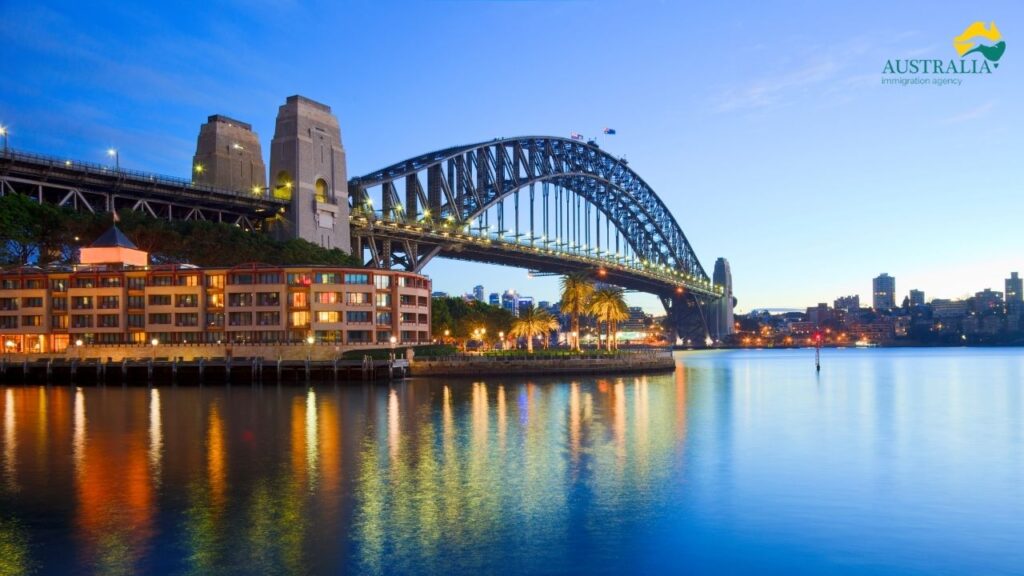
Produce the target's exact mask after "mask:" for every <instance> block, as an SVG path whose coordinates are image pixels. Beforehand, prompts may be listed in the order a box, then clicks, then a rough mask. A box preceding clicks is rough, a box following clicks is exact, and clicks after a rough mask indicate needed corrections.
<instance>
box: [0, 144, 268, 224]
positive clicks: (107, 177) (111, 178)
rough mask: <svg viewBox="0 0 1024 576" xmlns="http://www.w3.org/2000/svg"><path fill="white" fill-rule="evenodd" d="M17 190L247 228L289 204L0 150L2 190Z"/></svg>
mask: <svg viewBox="0 0 1024 576" xmlns="http://www.w3.org/2000/svg"><path fill="white" fill-rule="evenodd" d="M15 192H16V193H21V194H25V195H28V196H30V197H34V198H36V199H37V200H38V201H40V202H50V203H53V204H57V205H58V206H66V207H71V208H74V209H76V210H83V211H88V212H112V211H114V210H139V211H144V212H147V213H149V214H150V215H151V216H153V217H156V218H166V219H171V220H210V221H214V222H227V223H230V224H238V225H239V226H243V227H246V228H253V227H255V226H254V225H255V223H256V222H258V220H259V219H261V218H266V217H268V216H269V215H272V214H274V213H275V212H279V211H282V210H284V209H285V208H286V207H287V205H288V201H287V200H282V199H278V198H274V197H272V196H271V195H270V193H269V191H267V190H262V191H260V192H259V193H251V192H236V191H233V190H223V189H219V188H212V187H209V186H203V185H199V184H193V183H192V182H190V181H188V180H185V179H180V178H172V177H168V176H160V175H156V174H148V173H145V172H137V171H133V170H125V169H123V168H114V167H111V166H104V165H101V164H92V163H87V162H80V161H77V160H76V161H72V160H63V159H60V158H55V157H51V156H42V155H38V154H31V153H26V152H20V151H15V150H7V151H5V152H2V153H0V195H4V194H10V193H15Z"/></svg>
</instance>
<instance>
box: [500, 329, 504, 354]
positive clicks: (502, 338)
mask: <svg viewBox="0 0 1024 576" xmlns="http://www.w3.org/2000/svg"><path fill="white" fill-rule="evenodd" d="M498 341H499V342H501V349H502V350H504V349H505V331H504V330H500V331H499V332H498Z"/></svg>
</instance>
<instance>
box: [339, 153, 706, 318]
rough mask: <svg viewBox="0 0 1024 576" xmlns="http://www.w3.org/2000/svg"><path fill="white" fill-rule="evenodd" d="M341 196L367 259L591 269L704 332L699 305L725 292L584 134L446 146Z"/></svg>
mask: <svg viewBox="0 0 1024 576" xmlns="http://www.w3.org/2000/svg"><path fill="white" fill-rule="evenodd" d="M349 197H350V202H351V203H352V210H351V214H352V216H351V222H352V238H353V253H354V254H362V255H363V256H364V258H367V264H368V265H372V266H375V267H379V268H395V267H398V268H404V269H407V270H412V271H417V272H419V271H421V270H422V269H423V267H424V266H425V265H426V264H427V263H428V262H429V261H430V260H431V259H432V258H433V257H435V256H443V257H448V258H457V259H464V260H472V261H480V262H488V263H495V264H505V265H511V266H517V267H524V268H528V269H531V270H538V271H542V272H550V273H558V274H564V273H568V272H572V271H579V270H590V271H593V272H594V273H595V274H597V278H598V279H600V280H602V281H607V282H609V283H612V284H616V285H620V286H623V287H626V288H630V289H636V290H641V291H644V292H650V293H652V294H655V295H657V296H659V297H660V298H661V300H662V302H663V303H664V305H665V307H666V310H668V311H669V312H670V313H672V314H683V313H684V312H685V313H686V314H687V315H688V316H689V317H694V315H696V316H697V317H699V320H700V324H702V325H703V328H704V329H703V332H704V333H705V335H706V332H707V324H706V321H704V318H703V316H704V315H703V310H702V308H703V305H704V304H706V303H708V302H711V301H713V300H716V299H717V298H719V297H720V296H721V289H720V287H717V286H714V285H712V283H711V281H710V278H709V277H708V275H707V273H706V272H705V271H704V268H703V267H702V266H701V264H700V261H699V260H698V259H697V256H696V254H695V253H694V251H693V248H692V247H691V246H690V243H689V241H688V240H687V239H686V235H685V234H684V233H683V231H682V229H681V228H680V227H679V224H678V223H677V222H676V220H675V218H674V217H673V216H672V214H671V212H669V210H668V208H667V207H666V206H665V204H664V203H663V202H662V201H661V199H660V198H658V196H657V195H656V194H655V193H654V191H653V190H652V189H651V187H650V186H648V185H647V183H646V182H644V181H643V179H642V178H640V176H639V175H637V174H636V173H635V172H634V171H633V170H632V169H630V168H629V167H628V165H627V164H626V162H625V160H623V159H620V158H615V157H613V156H611V155H609V154H608V153H606V152H604V151H603V150H601V149H600V148H598V147H597V146H594V145H592V144H590V143H584V142H580V141H576V140H570V139H565V138H554V137H542V136H529V137H520V138H506V139H496V140H492V141H490V142H483V143H479V144H472V145H467V146H460V147H455V148H448V149H445V150H440V151H437V152H432V153H429V154H424V155H422V156H418V157H416V158H412V159H410V160H406V161H404V162H400V163H397V164H394V165H392V166H389V167H387V168H384V169H383V170H379V171H376V172H373V173H371V174H367V175H366V176H362V177H358V178H353V179H352V180H350V181H349ZM506 201H510V202H511V204H512V207H511V208H512V210H511V212H512V213H511V214H507V213H508V212H510V211H509V210H507V208H508V207H507V206H506ZM508 216H511V217H508ZM492 222H494V223H495V224H496V229H495V227H493V226H492V225H491V223H492ZM602 222H603V227H602ZM602 239H603V242H602ZM367 255H368V257H367ZM684 323H685V322H683V321H682V320H680V321H679V322H677V324H678V325H680V326H682V325H683V324H684ZM687 332H689V333H693V334H696V333H697V332H698V331H697V330H693V329H687Z"/></svg>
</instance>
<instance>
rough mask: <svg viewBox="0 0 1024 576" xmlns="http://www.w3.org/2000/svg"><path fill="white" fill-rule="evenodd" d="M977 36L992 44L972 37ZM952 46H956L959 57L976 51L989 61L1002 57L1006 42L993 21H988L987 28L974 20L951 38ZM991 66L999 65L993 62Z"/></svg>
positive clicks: (995, 60) (996, 60)
mask: <svg viewBox="0 0 1024 576" xmlns="http://www.w3.org/2000/svg"><path fill="white" fill-rule="evenodd" d="M978 37H981V38H985V39H987V40H989V41H991V42H994V44H992V45H991V46H990V45H987V44H982V43H980V42H976V41H975V40H974V39H975V38H978ZM953 47H954V48H956V51H957V53H958V54H960V57H961V58H963V57H964V56H967V55H968V54H971V53H974V52H977V53H979V54H981V55H982V56H984V57H985V59H986V60H988V61H990V62H998V61H999V59H1000V58H1002V57H1003V52H1005V51H1006V42H1004V41H1003V35H1002V34H1000V33H999V29H998V28H996V23H995V22H992V23H990V24H989V25H988V28H986V27H985V24H984V23H983V22H974V23H973V24H971V25H970V26H968V27H967V28H966V29H964V32H963V34H961V35H959V36H957V37H956V38H954V39H953ZM993 66H999V64H993Z"/></svg>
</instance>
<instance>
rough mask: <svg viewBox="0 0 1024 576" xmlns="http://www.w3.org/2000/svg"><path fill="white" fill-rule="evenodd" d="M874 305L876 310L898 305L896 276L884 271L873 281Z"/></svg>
mask: <svg viewBox="0 0 1024 576" xmlns="http://www.w3.org/2000/svg"><path fill="white" fill-rule="evenodd" d="M872 288H873V290H872V305H873V306H874V308H875V310H892V309H893V308H895V307H896V278H894V277H892V276H889V275H888V274H885V273H882V274H881V275H880V276H878V277H877V278H875V279H874V280H873V281H872Z"/></svg>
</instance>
